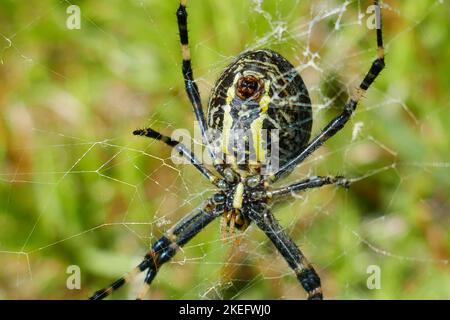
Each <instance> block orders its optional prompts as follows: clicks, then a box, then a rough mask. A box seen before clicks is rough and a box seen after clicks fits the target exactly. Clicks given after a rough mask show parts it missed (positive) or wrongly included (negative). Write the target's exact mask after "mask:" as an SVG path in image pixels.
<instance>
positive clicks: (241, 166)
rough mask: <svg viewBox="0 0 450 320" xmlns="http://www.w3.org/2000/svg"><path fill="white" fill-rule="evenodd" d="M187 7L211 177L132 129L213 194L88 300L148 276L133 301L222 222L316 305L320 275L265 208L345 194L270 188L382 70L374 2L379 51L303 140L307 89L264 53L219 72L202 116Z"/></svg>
mask: <svg viewBox="0 0 450 320" xmlns="http://www.w3.org/2000/svg"><path fill="white" fill-rule="evenodd" d="M186 2H187V0H180V6H179V8H178V11H177V18H178V30H179V33H180V42H181V49H182V56H183V69H182V70H183V78H184V82H185V88H186V92H187V95H188V97H189V100H190V101H191V103H192V106H193V108H194V113H195V116H196V118H197V121H198V124H199V126H200V130H201V132H202V139H203V142H204V144H205V146H206V148H207V149H208V153H209V155H210V157H211V158H212V160H213V165H214V171H213V170H212V169H210V168H208V167H207V166H205V165H204V164H203V162H202V161H201V159H197V158H196V156H195V155H194V154H193V153H192V152H191V151H190V150H189V149H188V148H187V147H186V146H185V145H183V144H182V143H180V142H179V141H177V140H174V139H172V138H170V137H168V136H165V135H163V134H161V133H159V132H157V131H155V130H153V129H150V128H146V129H141V130H136V131H134V134H135V135H140V136H146V137H150V138H153V139H157V140H161V141H162V142H164V143H165V144H167V145H168V146H170V147H172V148H174V149H175V150H176V151H177V152H178V153H179V154H180V155H181V156H183V157H184V158H186V159H187V160H188V161H189V162H190V163H191V164H192V165H193V166H195V168H196V169H197V170H198V171H199V172H200V173H201V174H202V175H203V176H205V177H206V178H207V179H208V180H209V181H210V182H211V183H212V184H213V185H214V186H215V187H216V188H217V190H216V192H215V193H214V194H213V195H212V196H211V197H210V198H209V199H208V200H206V201H205V202H204V204H202V205H201V206H200V207H199V208H197V209H196V210H194V211H193V212H191V213H190V214H188V215H186V216H185V217H184V218H182V219H181V220H180V221H178V222H177V223H176V224H175V225H173V226H172V227H171V228H170V229H168V230H167V231H166V232H165V235H164V236H162V237H161V238H160V239H158V240H157V241H156V242H155V243H154V244H153V245H152V246H151V249H150V250H149V252H148V253H147V254H146V255H145V256H144V259H143V261H142V262H141V263H140V264H139V265H138V266H137V267H136V268H135V269H133V270H132V271H131V272H129V273H127V274H126V275H125V276H123V277H122V278H120V279H118V280H117V281H115V282H114V283H112V284H111V285H110V286H109V287H107V288H104V289H101V290H98V291H97V292H96V293H95V294H94V295H93V296H92V297H91V298H92V299H103V298H105V297H106V296H108V295H109V294H111V293H112V292H113V291H114V290H116V289H118V288H119V287H121V286H122V285H124V284H125V283H126V282H128V281H130V279H132V278H133V277H134V276H136V274H138V273H140V272H143V271H145V270H147V274H146V276H145V281H144V286H143V289H142V290H141V292H140V293H139V296H138V298H139V299H140V298H143V297H144V296H145V293H146V292H147V290H148V288H149V286H150V283H151V282H152V281H153V279H154V278H155V276H156V274H157V272H158V270H159V268H160V267H161V266H162V265H163V264H164V263H166V262H167V261H169V260H170V259H171V258H172V257H173V256H174V255H175V254H176V252H177V249H178V248H179V247H181V246H183V245H185V244H186V243H187V242H188V241H189V240H191V239H192V238H193V237H194V236H195V235H197V234H198V233H199V232H200V231H201V230H203V228H205V227H206V226H207V225H208V224H209V223H210V222H212V221H213V220H214V219H216V218H218V217H220V216H222V217H223V221H225V226H226V227H229V228H231V229H233V228H237V229H241V230H243V229H245V228H247V227H248V226H249V225H250V224H251V223H253V224H254V225H256V226H257V227H258V229H260V230H261V231H263V232H264V233H265V235H266V236H267V237H268V238H269V239H270V241H271V242H272V243H273V244H274V246H275V248H276V249H277V250H278V252H279V253H280V254H281V255H282V256H283V258H284V259H285V260H286V262H287V264H288V265H289V267H290V268H291V269H292V270H293V271H294V273H295V275H296V277H297V279H298V281H299V283H300V284H301V285H302V287H303V288H304V289H305V290H306V292H307V293H308V299H322V288H321V284H320V278H319V276H318V275H317V273H316V271H315V270H314V268H313V267H312V266H311V264H310V263H309V262H308V260H307V259H306V257H305V256H304V255H303V253H302V252H301V251H300V249H299V248H298V247H297V245H296V244H295V243H294V241H293V240H292V239H291V238H290V237H289V235H288V234H287V233H286V231H285V230H284V229H283V228H282V227H281V226H280V225H279V224H278V222H277V221H276V219H275V217H274V216H273V214H272V212H271V203H272V202H273V201H278V200H282V199H283V198H285V197H289V196H291V195H292V194H295V193H298V192H301V191H304V190H306V189H311V188H317V187H321V186H323V185H330V184H334V185H339V186H343V187H347V186H348V185H349V180H346V179H345V178H343V177H340V176H337V177H329V176H325V177H322V176H315V177H311V178H308V179H305V180H300V181H296V182H294V183H291V184H289V185H286V186H282V187H278V188H271V185H272V184H273V183H274V182H276V181H277V180H279V179H280V178H282V177H284V176H286V175H287V174H289V173H290V172H291V171H292V170H293V169H294V168H295V167H296V166H297V165H298V164H300V163H301V162H303V160H305V159H306V158H307V157H308V156H309V155H310V154H311V153H313V152H314V151H315V150H317V149H318V148H319V147H320V146H321V145H322V144H323V143H324V142H325V141H326V140H328V139H329V138H331V137H332V136H334V135H335V134H336V133H337V132H338V131H339V130H341V129H342V128H343V126H344V125H345V123H347V122H348V120H349V119H350V117H351V116H352V114H353V112H354V110H355V109H356V106H357V104H358V102H359V100H360V99H361V97H362V96H363V94H364V92H365V91H366V90H367V89H368V88H369V87H370V85H371V84H372V83H373V81H374V80H375V78H376V77H377V76H378V75H379V74H380V72H381V70H382V69H383V68H384V50H383V37H382V32H381V14H380V6H379V3H378V1H377V0H374V5H375V8H376V19H377V33H376V34H377V46H378V50H377V57H376V59H375V60H374V61H373V63H372V66H371V67H370V69H369V71H368V72H367V73H366V75H365V77H364V78H363V80H362V82H361V83H360V85H359V87H358V88H357V89H356V91H355V93H354V94H353V95H352V96H351V97H350V99H349V100H348V102H347V103H346V104H345V106H344V108H343V111H342V113H341V114H340V115H338V116H337V117H335V118H334V119H333V120H331V121H330V123H329V124H328V125H327V126H326V127H325V128H324V129H322V131H321V132H320V133H319V134H318V135H317V136H316V137H315V138H313V139H312V140H310V141H309V138H310V134H311V126H312V118H311V116H312V115H311V101H310V99H309V95H308V91H307V89H306V86H305V84H304V83H303V80H302V78H301V77H300V75H299V74H298V72H297V70H296V69H295V68H294V67H293V66H292V65H291V64H290V63H289V62H288V61H287V60H286V59H285V58H283V57H282V56H281V55H280V54H278V53H276V52H274V51H271V50H256V51H248V52H245V53H243V54H241V55H240V56H238V57H237V58H236V59H235V60H234V62H232V63H231V64H230V65H229V66H228V67H227V68H226V69H225V70H224V72H223V73H222V75H221V76H220V77H219V79H218V80H217V82H216V84H215V86H214V88H213V90H212V94H211V98H210V100H209V104H208V110H207V112H208V115H207V117H205V115H204V113H203V108H202V103H201V99H200V93H199V90H198V88H197V85H196V83H195V81H194V77H193V73H192V67H191V58H190V51H189V46H188V32H187V13H186ZM211 131H213V132H212V133H211ZM273 133H275V134H273ZM274 146H275V147H274Z"/></svg>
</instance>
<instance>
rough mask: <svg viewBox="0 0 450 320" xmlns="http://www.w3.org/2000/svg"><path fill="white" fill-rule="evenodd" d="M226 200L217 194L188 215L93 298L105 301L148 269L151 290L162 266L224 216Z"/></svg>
mask: <svg viewBox="0 0 450 320" xmlns="http://www.w3.org/2000/svg"><path fill="white" fill-rule="evenodd" d="M223 201H224V198H223V195H222V194H221V193H216V194H215V195H213V196H212V197H211V198H210V199H208V200H207V201H206V203H205V204H204V205H203V206H201V207H199V208H198V209H196V210H195V211H193V212H191V213H190V214H188V215H186V216H185V217H184V218H182V219H181V220H180V221H178V223H176V224H175V225H174V226H173V227H172V228H170V229H169V230H168V231H167V232H166V234H165V235H163V236H162V237H161V238H159V240H157V241H156V242H155V243H154V244H153V245H152V247H151V250H150V251H149V252H148V253H147V254H146V255H145V257H144V259H143V261H142V262H141V263H139V264H138V265H137V266H136V267H135V268H134V269H133V270H132V271H130V272H128V273H127V274H125V275H124V276H123V277H121V278H119V279H118V280H116V281H114V282H113V283H112V284H111V285H110V286H108V287H106V288H104V289H101V290H98V291H96V292H95V293H94V294H93V295H92V297H90V298H89V299H90V300H101V299H104V298H106V297H107V296H109V295H110V294H111V293H112V292H113V291H115V290H117V289H119V288H120V287H122V286H123V285H124V284H126V283H128V282H129V281H131V280H132V279H133V278H134V277H136V276H137V275H138V274H139V273H141V272H143V271H145V270H147V269H148V272H147V275H146V277H145V289H147V287H148V286H149V285H150V283H151V281H152V280H153V279H154V277H155V275H156V273H157V272H158V270H159V268H160V267H161V265H162V264H164V263H165V262H167V261H169V260H170V259H171V258H172V257H173V256H174V255H175V253H176V251H177V249H178V248H179V247H182V246H183V245H185V244H186V243H187V242H188V241H189V240H191V239H192V238H193V237H194V236H195V235H197V234H198V233H199V232H200V231H201V230H203V229H204V228H205V227H206V226H207V225H208V224H209V223H210V222H211V221H213V220H214V219H215V218H216V217H218V216H220V215H221V214H222V213H223V210H224V206H223V204H222V202H223ZM145 292H146V290H145V291H141V293H140V294H139V298H143V294H145Z"/></svg>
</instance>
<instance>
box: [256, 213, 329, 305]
mask: <svg viewBox="0 0 450 320" xmlns="http://www.w3.org/2000/svg"><path fill="white" fill-rule="evenodd" d="M249 217H250V219H252V220H253V221H254V222H255V224H256V225H257V226H258V228H259V229H261V230H262V231H263V232H264V233H265V234H266V235H267V237H268V238H269V239H270V240H271V241H272V243H273V244H274V245H275V247H276V248H277V250H278V251H279V252H280V253H281V255H282V256H283V258H284V260H286V262H287V264H288V265H289V267H290V268H291V269H292V270H293V271H294V272H295V274H296V276H297V279H298V281H299V283H300V284H301V285H302V287H303V288H304V289H305V291H306V292H307V293H308V300H322V298H323V296H322V288H321V285H320V278H319V276H318V275H317V273H316V271H315V270H314V268H313V267H312V266H311V264H310V263H309V262H308V260H307V259H306V257H305V256H304V255H303V253H302V252H301V251H300V249H299V248H298V247H297V245H296V244H295V243H294V241H293V240H292V239H291V238H290V237H289V235H288V234H287V233H286V232H285V231H284V230H283V228H282V227H281V226H280V225H279V224H278V222H277V221H276V220H275V218H274V216H273V215H272V213H271V212H270V211H269V210H267V209H262V210H257V211H256V210H250V212H249Z"/></svg>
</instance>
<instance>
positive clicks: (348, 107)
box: [270, 0, 385, 182]
mask: <svg viewBox="0 0 450 320" xmlns="http://www.w3.org/2000/svg"><path fill="white" fill-rule="evenodd" d="M374 4H375V8H376V10H375V12H376V22H377V46H378V50H377V58H376V59H375V60H374V61H373V63H372V66H371V67H370V69H369V71H368V72H367V74H366V76H365V77H364V79H363V81H362V82H361V84H360V85H359V87H358V88H357V89H356V92H355V93H354V94H353V96H352V97H351V98H350V99H349V101H348V102H347V103H346V104H345V107H344V110H343V112H342V113H341V114H340V115H339V116H337V117H335V118H334V119H333V120H331V122H330V123H329V124H328V125H327V126H326V127H325V128H324V129H323V130H322V131H321V132H320V134H319V135H318V136H316V137H315V138H314V139H313V140H312V141H311V142H310V143H309V144H308V145H307V146H306V147H305V148H304V149H303V151H302V152H301V153H300V154H299V155H297V156H296V157H295V158H294V159H292V160H291V161H289V162H287V163H286V164H285V165H283V166H282V167H281V168H280V169H279V170H278V171H277V172H276V173H274V174H273V175H272V176H271V177H270V180H271V181H272V182H274V181H276V180H278V179H279V178H280V177H282V176H284V175H285V174H287V173H289V172H290V171H291V170H292V169H294V167H296V166H297V165H298V164H300V163H301V162H303V160H305V159H306V158H307V157H308V156H309V155H310V154H311V153H313V152H314V151H315V150H317V149H318V148H319V147H320V146H321V145H322V144H323V143H324V142H325V141H327V140H328V139H330V138H331V137H332V136H334V135H335V134H336V133H337V132H338V131H340V130H341V129H342V128H343V127H344V125H345V124H346V123H347V121H348V120H349V119H350V117H351V116H352V114H353V112H354V111H355V109H356V106H357V105H358V102H359V101H360V100H361V98H362V97H363V95H364V93H365V92H366V91H367V89H368V88H369V87H370V86H371V84H372V83H373V81H374V80H375V79H376V78H377V77H378V75H379V74H380V72H381V71H382V70H383V69H384V67H385V64H384V48H383V34H382V30H381V13H380V5H379V3H378V0H374Z"/></svg>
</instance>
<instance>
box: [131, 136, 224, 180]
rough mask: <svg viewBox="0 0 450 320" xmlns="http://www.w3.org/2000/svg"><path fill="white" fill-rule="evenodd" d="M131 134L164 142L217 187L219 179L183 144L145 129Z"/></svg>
mask: <svg viewBox="0 0 450 320" xmlns="http://www.w3.org/2000/svg"><path fill="white" fill-rule="evenodd" d="M133 134H134V135H135V136H144V137H148V138H152V139H155V140H160V141H162V142H164V143H165V144H166V145H168V146H169V147H171V148H175V150H177V151H178V153H179V154H180V155H181V156H183V157H184V158H185V159H187V160H188V161H189V162H190V163H191V164H192V165H193V166H194V167H195V168H196V169H197V170H198V171H200V173H201V174H202V175H203V176H205V177H206V178H207V179H208V180H209V181H210V182H211V183H213V184H214V185H217V183H218V181H219V178H217V177H216V176H215V175H214V174H213V173H212V172H211V171H210V170H208V169H207V168H206V167H205V166H204V165H203V164H202V163H201V162H200V160H198V159H197V158H196V157H195V155H194V153H193V152H192V151H190V150H189V149H188V148H187V147H186V146H185V145H184V144H182V143H181V142H179V141H177V140H175V139H172V138H170V137H168V136H165V135H163V134H161V133H159V132H158V131H155V130H153V129H151V128H145V129H138V130H134V131H133Z"/></svg>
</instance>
